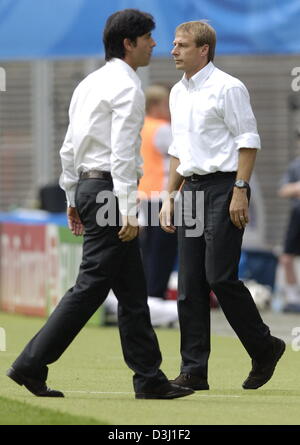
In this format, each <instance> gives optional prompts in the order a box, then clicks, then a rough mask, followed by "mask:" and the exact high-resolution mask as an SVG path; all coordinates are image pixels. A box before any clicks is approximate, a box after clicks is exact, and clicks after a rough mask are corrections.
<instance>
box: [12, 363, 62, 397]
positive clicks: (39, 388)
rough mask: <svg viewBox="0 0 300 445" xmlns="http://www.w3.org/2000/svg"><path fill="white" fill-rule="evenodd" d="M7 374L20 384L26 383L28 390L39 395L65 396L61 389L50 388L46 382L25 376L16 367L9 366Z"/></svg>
mask: <svg viewBox="0 0 300 445" xmlns="http://www.w3.org/2000/svg"><path fill="white" fill-rule="evenodd" d="M6 375H7V376H8V377H10V378H11V379H12V380H14V381H15V382H16V383H18V385H20V386H22V385H24V386H25V388H27V389H28V391H30V392H32V394H34V395H35V396H38V397H64V395H63V393H62V392H60V391H55V390H54V389H51V388H48V386H47V385H46V382H41V381H39V380H35V379H31V378H30V377H25V376H24V375H22V374H20V373H19V372H17V371H15V370H14V368H9V370H8V371H7V373H6Z"/></svg>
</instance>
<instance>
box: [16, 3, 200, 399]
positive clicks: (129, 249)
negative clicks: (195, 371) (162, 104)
mask: <svg viewBox="0 0 300 445" xmlns="http://www.w3.org/2000/svg"><path fill="white" fill-rule="evenodd" d="M154 26H155V24H154V20H153V17H152V16H151V15H149V14H146V13H143V12H141V11H138V10H134V9H126V10H123V11H119V12H116V13H115V14H113V15H112V16H110V17H109V19H108V20H107V23H106V27H105V30H104V46H105V52H106V57H105V58H106V60H107V63H106V65H105V66H104V67H102V68H100V69H99V70H97V71H95V72H94V73H92V74H90V75H89V76H88V77H87V78H85V79H84V80H83V81H82V82H81V83H80V84H79V86H78V87H77V88H76V90H75V91H74V94H73V97H72V100H71V104H70V110H69V116H70V124H69V127H68V131H67V134H66V137H65V141H64V143H63V146H62V148H61V152H60V154H61V160H62V167H63V172H62V176H61V185H62V187H63V188H64V190H65V192H66V195H67V201H68V220H69V227H70V229H71V231H72V232H73V234H74V235H80V234H82V233H83V229H84V232H85V233H84V244H83V259H82V263H81V267H80V271H79V275H78V278H77V281H76V284H75V286H74V287H72V288H71V289H70V290H68V291H67V293H66V294H65V296H64V297H63V298H62V300H61V301H60V303H59V305H58V306H57V307H56V309H55V311H54V312H53V313H52V315H51V316H50V318H49V320H48V321H47V323H46V324H45V325H44V327H43V328H42V329H41V330H40V331H39V332H38V334H37V335H36V336H35V337H34V338H33V339H32V340H31V341H30V342H29V343H28V345H27V346H26V347H25V349H24V351H23V352H22V353H21V355H20V356H19V357H18V358H17V360H16V361H15V362H14V364H13V365H12V367H11V368H10V369H9V371H8V376H9V377H11V378H12V379H13V380H15V381H16V382H17V383H19V384H21V385H25V386H26V388H27V389H29V390H30V391H31V392H32V393H33V394H35V395H37V396H43V397H45V396H49V397H63V393H62V392H60V391H54V390H51V389H50V388H48V387H47V386H46V379H47V374H48V367H47V365H48V364H50V363H53V362H54V361H56V360H57V359H58V358H59V357H60V356H61V354H62V353H63V352H64V350H65V349H66V348H67V347H68V345H69V344H70V343H71V342H72V340H73V339H74V338H75V336H76V335H77V334H78V332H79V331H80V330H81V328H82V327H83V326H84V325H85V324H86V322H87V321H88V319H89V318H90V317H91V316H92V314H93V313H94V312H95V311H96V310H97V309H98V307H99V306H100V305H101V304H102V303H103V301H104V300H105V298H106V296H107V294H108V292H109V290H110V288H112V289H113V291H114V293H115V295H116V296H117V298H118V301H119V329H120V336H121V343H122V348H123V354H124V359H125V361H126V363H127V365H128V366H129V367H130V368H131V369H132V370H133V371H134V373H135V375H134V377H133V383H134V390H135V394H136V398H147V399H172V398H176V397H183V396H185V395H189V394H192V393H193V391H191V390H190V389H187V388H181V387H179V386H177V385H174V384H171V383H169V382H168V380H167V378H166V376H165V375H164V374H163V372H162V371H161V370H160V369H159V367H160V364H161V353H160V350H159V346H158V342H157V338H156V336H155V333H154V331H153V328H152V326H151V323H150V316H149V309H148V306H147V291H146V283H145V278H144V272H143V268H142V263H141V257H140V252H139V247H138V240H137V234H138V227H137V223H136V217H135V214H136V209H135V206H136V200H135V199H132V196H134V195H135V194H136V191H137V181H138V179H139V177H140V176H141V174H142V173H141V158H140V154H139V149H140V135H139V133H140V130H141V127H142V125H143V118H144V95H143V93H142V90H141V86H140V81H139V78H138V76H137V74H136V72H135V71H136V69H137V68H138V67H139V66H146V65H148V63H149V61H150V58H151V53H152V49H153V47H154V46H155V42H154V40H153V38H152V36H151V31H152V29H153V28H154ZM101 193H102V195H101ZM113 193H114V195H113ZM101 196H102V197H103V196H105V197H106V198H107V196H109V197H110V199H109V202H110V207H109V208H108V209H107V211H108V213H110V214H111V212H113V210H114V209H115V208H116V209H119V211H120V213H121V218H122V225H121V226H119V225H118V224H115V225H113V224H106V225H102V224H100V223H99V220H98V215H99V211H100V213H101V206H102V205H104V201H103V200H102V197H101ZM101 202H102V204H101ZM119 211H118V210H117V213H119ZM116 222H117V221H116Z"/></svg>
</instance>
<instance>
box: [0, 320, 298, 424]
mask: <svg viewBox="0 0 300 445" xmlns="http://www.w3.org/2000/svg"><path fill="white" fill-rule="evenodd" d="M43 323H44V321H43V320H41V319H36V318H30V317H22V316H17V315H8V314H4V313H1V312H0V326H1V327H4V328H5V330H6V336H7V351H6V352H0V413H1V416H0V419H1V420H0V424H2V425H3V424H6V425H7V424H19V425H24V424H48V425H59V424H80V425H89V424H111V425H127V424H128V425H140V424H146V425H249V424H251V425H276V424H279V425H284V424H286V425H287V424H290V425H293V424H294V425H295V424H297V425H298V424H299V423H300V422H299V421H300V388H299V375H300V361H299V358H300V352H298V353H297V352H293V351H292V350H291V348H290V346H288V348H287V351H286V353H285V355H284V356H283V358H282V360H281V361H280V362H279V365H278V367H277V368H276V372H275V375H274V377H273V378H272V380H271V381H270V382H268V383H267V384H266V385H265V386H263V387H262V388H260V389H259V390H256V391H244V390H242V389H241V384H242V382H243V380H244V379H245V377H246V376H247V375H248V373H249V370H250V367H251V364H250V360H249V358H248V356H247V354H246V353H245V351H244V350H243V348H242V346H241V345H240V343H239V341H238V340H237V339H236V338H233V337H219V336H215V337H213V338H212V353H211V358H210V362H209V383H210V388H211V389H210V391H198V392H197V393H196V394H195V395H192V396H189V397H185V398H182V399H175V400H171V401H159V400H152V401H150V400H149V401H147V400H135V398H134V393H133V389H132V372H131V371H130V370H129V369H128V368H127V367H126V365H125V364H124V361H123V358H122V352H121V348H120V341H119V334H118V330H117V329H115V328H112V327H110V328H96V327H87V328H85V329H83V331H82V332H81V333H80V334H79V336H78V337H77V338H76V339H75V341H74V342H73V343H72V344H71V346H70V347H69V348H68V350H67V351H66V352H65V353H64V355H63V356H62V357H61V358H60V360H59V361H58V362H56V363H54V364H53V365H51V366H50V372H49V378H48V382H47V383H48V384H49V386H51V387H53V388H55V389H59V390H62V391H63V392H64V393H65V398H59V399H55V398H53V399H51V398H38V397H34V396H33V395H32V394H31V393H29V392H28V391H27V390H26V389H25V388H24V387H20V386H18V385H16V384H15V383H14V382H13V381H11V380H10V379H8V378H7V377H6V376H5V371H6V369H7V368H8V367H9V366H10V365H11V363H12V362H13V360H14V359H15V358H16V357H17V355H18V354H19V353H20V352H21V350H22V348H23V347H24V346H25V344H26V342H27V341H28V340H29V339H30V338H31V337H32V336H33V335H34V334H35V333H36V331H37V330H38V329H39V328H40V327H41V326H42V324H43ZM157 335H158V338H159V342H160V345H161V350H162V353H163V357H164V361H163V364H162V369H163V370H164V371H165V372H166V374H167V375H168V376H170V377H172V378H173V377H175V376H176V375H177V374H178V369H179V362H180V359H179V353H178V351H179V331H178V330H175V329H173V330H172V329H170V330H164V329H159V330H157Z"/></svg>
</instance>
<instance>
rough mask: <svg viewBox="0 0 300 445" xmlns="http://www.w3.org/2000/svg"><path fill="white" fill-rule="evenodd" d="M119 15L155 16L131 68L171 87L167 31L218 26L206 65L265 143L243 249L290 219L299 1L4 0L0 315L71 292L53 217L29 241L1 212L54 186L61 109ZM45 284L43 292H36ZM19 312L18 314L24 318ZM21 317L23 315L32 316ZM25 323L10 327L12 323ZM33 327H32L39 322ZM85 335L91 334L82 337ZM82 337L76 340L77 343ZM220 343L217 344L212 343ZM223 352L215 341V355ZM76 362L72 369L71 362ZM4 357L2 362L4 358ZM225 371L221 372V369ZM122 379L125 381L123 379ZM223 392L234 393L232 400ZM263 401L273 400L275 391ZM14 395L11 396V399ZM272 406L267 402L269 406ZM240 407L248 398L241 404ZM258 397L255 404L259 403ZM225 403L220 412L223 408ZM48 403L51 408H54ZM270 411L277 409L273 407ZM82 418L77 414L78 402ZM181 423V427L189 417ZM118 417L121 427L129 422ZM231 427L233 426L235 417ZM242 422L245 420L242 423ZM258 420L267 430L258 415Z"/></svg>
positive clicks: (68, 252)
mask: <svg viewBox="0 0 300 445" xmlns="http://www.w3.org/2000/svg"><path fill="white" fill-rule="evenodd" d="M125 7H137V8H139V9H142V10H145V11H149V12H151V13H152V14H153V15H154V17H155V19H156V24H157V28H156V30H155V32H154V38H155V39H156V41H157V43H158V44H157V47H156V48H155V50H154V56H153V59H152V62H151V65H150V66H149V68H146V69H142V70H139V72H140V76H141V78H142V82H143V85H144V86H147V85H149V84H152V83H157V82H159V83H160V82H162V83H167V84H171V85H172V84H174V83H175V82H176V81H177V80H178V79H179V78H180V77H181V73H178V72H177V71H176V70H175V68H174V64H173V61H172V58H171V56H170V50H171V47H172V40H173V35H174V29H175V27H176V25H177V24H178V23H181V22H183V21H187V20H194V19H202V18H204V19H208V20H209V21H210V23H211V24H212V26H214V27H215V29H216V31H217V35H218V42H217V50H216V53H217V56H216V59H215V63H216V65H217V66H218V67H219V68H221V69H224V70H225V71H227V72H229V73H231V74H232V75H234V76H237V77H239V78H240V79H241V80H242V81H243V82H244V83H245V84H246V86H247V88H248V89H249V92H250V96H251V102H252V106H253V109H254V112H255V115H256V118H257V122H258V129H259V133H260V135H261V139H262V146H263V149H262V151H261V153H260V154H259V156H258V159H257V166H256V176H257V181H258V184H259V186H260V190H261V196H262V206H261V207H260V209H261V214H260V215H259V218H260V219H259V221H260V224H259V227H258V230H259V234H258V235H259V236H258V237H257V238H256V239H255V238H252V247H254V248H257V247H260V248H264V249H266V250H270V251H273V250H274V249H275V251H279V250H280V246H281V243H282V237H283V233H284V228H285V224H286V221H287V216H288V202H287V201H286V200H282V199H279V198H278V197H277V194H276V191H277V188H278V183H279V180H280V177H281V176H282V173H283V172H284V170H285V169H286V167H287V165H288V163H289V161H290V160H291V159H293V158H294V156H295V143H294V142H295V131H296V129H297V128H298V127H299V124H300V92H299V91H293V89H292V82H293V80H295V76H293V75H292V70H293V69H294V68H295V67H300V58H299V55H300V31H299V23H300V3H299V1H298V0H286V1H285V2H281V1H279V0H248V1H247V2H245V1H243V0H223V1H222V0H210V1H209V0H202V1H198V0H160V1H159V0H145V1H141V0H131V1H126V0H120V1H110V2H102V1H100V0H88V1H87V0H43V1H40V2H37V1H36V0H2V1H1V2H0V67H2V68H4V70H5V73H6V85H5V91H0V212H2V213H1V218H2V221H3V223H2V231H3V230H4V229H5V230H6V229H7V227H8V226H9V228H8V230H12V232H11V240H12V245H10V244H8V245H6V244H5V243H6V242H7V237H6V238H5V237H3V232H2V237H1V240H2V244H1V246H0V249H1V252H0V255H1V272H0V274H2V275H1V276H0V279H1V286H0V300H1V297H2V298H3V296H4V295H5V294H9V293H11V294H12V295H14V297H15V300H14V301H13V304H12V306H11V308H9V307H8V308H7V307H6V309H8V310H9V309H12V310H13V309H14V304H15V303H16V298H17V299H18V298H19V299H20V298H21V300H22V298H23V299H25V300H27V301H29V303H30V299H31V298H34V294H35V295H36V296H37V300H39V299H40V298H43V295H44V294H45V293H47V292H48V294H47V295H48V296H47V305H48V307H47V308H45V307H44V303H45V302H44V301H43V302H42V303H41V306H40V307H42V310H41V311H39V304H40V303H39V301H38V302H37V300H35V301H34V306H36V303H37V312H36V315H46V312H48V311H51V308H52V307H53V304H55V303H56V299H57V298H58V297H59V296H61V295H62V293H63V290H64V289H65V288H66V287H68V286H69V285H71V284H72V280H73V275H74V271H75V270H76V268H77V267H78V256H80V246H78V245H73V244H72V245H71V246H70V245H69V244H68V243H69V241H70V239H69V238H68V236H67V235H66V232H64V233H63V231H61V229H59V226H58V225H57V224H56V223H57V220H56V219H53V220H50V222H51V223H54V224H50V225H48V226H47V227H46V228H45V227H44V226H43V224H41V225H40V226H39V228H38V229H36V227H35V228H34V229H33V231H32V233H31V232H30V230H31V229H30V227H29V226H30V224H29V225H28V221H27V224H26V228H25V229H24V227H23V228H22V229H20V230H19V229H18V225H11V224H10V222H8V223H5V220H6V221H7V219H6V216H5V215H7V213H6V212H12V211H13V210H14V209H18V208H27V209H33V208H35V207H36V206H37V197H38V191H39V189H40V188H41V187H42V186H43V185H45V184H48V183H51V182H53V181H57V179H58V177H59V175H60V170H61V167H60V161H59V149H60V146H61V143H62V141H63V138H64V135H65V131H66V128H67V123H68V114H67V111H68V106H69V101H70V97H71V94H72V92H73V90H74V88H75V86H76V85H77V84H78V82H80V80H81V79H82V78H83V77H84V76H86V75H87V74H88V73H89V72H91V71H93V70H94V69H96V68H98V67H100V66H101V65H103V63H104V59H103V47H102V42H101V32H102V29H103V26H104V23H105V19H106V18H107V16H108V15H109V14H111V13H112V12H114V11H116V10H118V9H123V8H125ZM299 71H300V69H299ZM294 85H296V86H298V87H299V88H300V82H299V81H298V83H297V82H296V83H295V82H294ZM0 86H1V83H0ZM299 88H298V89H299ZM0 90H1V88H0ZM2 90H3V88H2ZM10 215H11V213H10ZM48 222H49V220H48ZM5 224H7V225H6V226H5ZM3 227H4V229H3ZM18 231H19V232H18ZM37 233H39V234H38V235H37ZM18 239H21V240H24V245H21V247H20V241H17V240H18ZM22 243H23V241H21V244H22ZM250 247H251V246H250ZM44 251H46V252H47V257H45V256H43V254H42V253H41V252H44ZM49 252H50V254H49ZM37 264H38V267H37V266H36V265H37ZM49 279H50V282H49ZM3 283H4V284H3ZM45 283H46V284H45ZM49 283H50V284H49ZM7 286H8V287H7ZM45 286H46V287H47V286H48V289H45ZM49 286H50V290H49ZM51 286H52V287H51ZM21 290H22V292H23V294H22V295H21V294H20V292H21ZM24 290H25V294H24ZM49 292H50V294H49ZM17 303H18V301H17ZM19 303H20V301H19ZM21 303H22V302H21ZM3 307H4V306H3V300H2V308H3ZM25 309H26V308H25ZM21 312H26V310H25V311H24V310H23V311H21ZM29 312H31V313H32V311H31V310H30V311H29ZM0 316H1V313H0ZM7 317H9V316H8V315H6V314H5V316H4V317H3V318H2V319H1V320H0V326H5V327H6V326H9V324H10V323H12V322H11V321H10V319H9V318H7ZM2 320H3V322H2ZM23 321H24V320H23ZM23 321H22V320H20V321H19V323H20V325H22V323H23ZM27 321H28V320H26V321H24V324H25V323H26V326H27V329H28V331H29V330H30V335H32V334H33V333H34V329H35V324H32V328H31V327H29V324H28V323H27ZM98 321H99V320H97V322H98ZM34 323H38V320H37V321H34ZM276 323H277V321H276ZM295 323H297V321H296V320H295V319H294V320H293V321H291V320H289V323H286V325H285V334H286V335H287V336H288V335H289V332H290V330H291V329H290V326H292V325H293V326H295ZM12 324H14V323H12ZM12 331H13V334H12V336H13V339H14V340H13V341H14V342H15V344H16V345H17V346H16V348H15V351H19V350H20V348H21V346H22V345H23V339H20V338H18V340H17V335H18V328H17V326H16V325H15V324H14V327H13V330H12ZM99 331H100V329H99ZM9 332H10V331H9ZM220 334H221V335H222V334H224V332H220ZM84 335H87V336H89V338H90V337H92V335H90V333H86V334H84ZM102 335H105V334H102ZM169 335H172V334H169V333H168V334H167V336H169ZM29 337H30V336H29V335H28V338H29ZM21 340H22V345H21ZM79 341H82V342H83V340H79ZM99 341H100V332H99ZM176 341H177V340H176ZM218 341H219V340H218V339H217V340H216V342H218ZM221 341H222V340H220V342H221ZM232 341H233V340H232ZM171 342H172V348H173V349H172V350H174V357H175V355H177V350H178V348H177V346H176V347H175V346H174V342H173V340H171V339H170V338H169V337H168V341H166V343H165V345H166V351H168V350H169V345H170V343H171ZM220 344H221V343H220ZM76 345H78V343H76ZM84 348H85V346H84V345H82V350H84ZM222 348H223V345H222V344H221V350H222ZM91 349H92V352H91V355H90V356H89V357H88V358H87V363H88V362H89V360H92V358H93V356H94V347H92V346H91ZM3 354H4V353H3ZM67 354H70V355H69V356H68V355H67V358H66V359H65V362H64V361H63V362H62V365H58V368H55V369H58V371H56V374H55V371H54V374H53V375H54V376H55V377H56V378H57V379H58V380H59V378H60V376H61V374H62V369H63V366H64V363H65V364H66V363H68V360H69V361H70V363H72V362H71V360H70V357H71V355H72V354H73V356H74V358H75V357H77V355H76V354H77V352H76V351H75V349H73V350H72V349H71V352H70V353H67ZM73 356H72V358H73ZM2 357H3V355H2V356H1V358H2ZM221 358H222V360H223V359H224V362H225V361H226V360H227V361H228V360H229V358H228V357H225V353H224V356H222V357H221ZM295 358H296V357H295V354H293V353H291V352H290V355H289V360H290V362H289V364H290V367H289V369H290V374H289V385H290V386H289V391H290V393H289V396H291V397H292V399H291V400H293V402H292V403H290V405H287V404H288V402H287V399H286V397H285V396H286V394H285V393H284V392H283V391H282V392H280V388H281V386H280V385H283V386H284V384H285V383H286V382H285V381H284V379H283V378H282V379H281V380H279V381H278V385H279V386H278V387H277V388H278V392H277V397H279V396H282V397H283V399H282V401H281V400H280V401H279V399H276V400H278V407H279V406H280V404H281V403H285V405H283V406H285V407H286V408H287V409H293V410H294V409H295V410H294V411H293V415H294V417H293V416H292V417H290V420H291V421H294V420H293V419H296V418H297V411H296V408H297V406H298V405H297V403H298V402H297V403H296V402H295V403H294V401H296V399H295V398H294V399H293V397H295V396H296V395H297V394H294V393H292V391H293V389H294V385H293V377H294V374H295V373H292V369H293V366H294V369H296V367H295V366H296V365H295V363H294V359H295ZM78 360H79V361H80V354H79V356H78ZM218 360H221V359H218ZM4 361H5V362H7V364H8V363H9V362H10V358H9V357H8V358H6V359H5V360H4ZM224 362H222V363H221V361H218V362H215V365H217V366H218V367H219V368H220V369H223V364H224ZM174 363H175V362H172V363H171V365H170V364H169V365H168V366H169V368H170V373H173V372H174ZM213 363H214V362H213ZM78 364H79V362H78ZM176 364H177V362H176ZM60 366H61V367H60ZM103 366H104V365H103ZM120 366H122V365H120ZM217 366H215V368H213V366H212V368H213V369H215V370H214V371H213V373H215V375H214V374H213V376H212V380H213V383H214V381H215V382H218V383H217V384H220V382H221V383H222V384H223V383H224V387H225V388H227V389H228V388H230V391H234V390H233V388H235V387H236V386H235V383H236V382H235V381H234V382H233V381H230V376H229V375H227V374H226V373H225V374H224V375H221V374H220V375H217ZM242 366H243V369H244V371H245V372H246V370H248V364H246V363H245V362H244V363H243V365H242ZM108 368H110V369H113V365H112V363H111V364H108ZM59 370H61V371H59ZM92 371H93V370H92V369H89V372H90V375H91V379H92V378H94V381H92V380H91V383H90V384H89V388H90V389H91V390H92V388H93V385H94V383H95V384H96V380H95V377H92ZM123 371H124V369H123ZM60 372H61V374H60ZM64 372H65V370H64ZM124 372H125V373H126V371H124ZM228 372H230V367H229V368H228ZM68 375H69V374H68ZM69 377H70V379H69V380H68V381H67V379H65V380H62V382H63V383H62V384H63V385H64V384H65V385H66V386H67V385H69V389H70V392H72V389H73V388H74V381H73V380H72V377H73V376H71V375H70V376H69ZM126 378H128V380H129V372H128V376H127V377H126ZM226 378H228V379H227V380H226ZM238 378H239V376H237V381H238ZM113 379H114V380H113ZM117 379H118V374H115V373H114V372H113V371H112V374H111V385H112V387H113V388H114V390H117V389H118V388H117V387H116V386H115V381H116V380H117ZM214 379H215V380H214ZM228 381H230V384H228ZM226 385H227V386H226ZM228 385H229V386H228ZM2 388H4V393H5V394H4V395H5V396H9V397H10V396H11V392H10V390H7V393H6V392H5V391H6V385H2ZM17 389H19V388H16V391H15V392H17ZM123 389H124V387H122V386H121V389H120V390H121V391H122V390H123ZM222 391H223V387H222V388H221V389H220V390H219V392H220V397H223V395H222V394H223V392H222ZM213 394H214V393H213ZM232 394H233V397H236V395H234V394H235V393H234V392H232ZM270 395H272V396H274V393H272V394H270ZM264 396H265V397H266V403H267V404H268V403H269V399H268V392H266V393H264ZM216 397H217V396H216ZM224 397H225V396H224ZM238 397H240V396H239V395H238ZM13 398H16V396H15V395H14V394H13ZM275 398H276V397H273V400H274V399H275ZM243 400H244V402H247V401H248V402H249V401H250V399H249V400H248V399H247V400H245V399H243ZM255 400H256V401H257V404H259V399H258V398H257V399H255ZM283 400H285V402H283ZM70 402H72V400H71V401H70ZM224 403H225V402H224ZM226 403H227V399H226ZM226 403H225V405H224V406H223V407H224V408H226ZM293 403H294V405H293ZM250 405H251V403H248V405H247V406H250ZM53 406H55V408H57V407H56V405H53ZM104 406H105V404H104ZM218 406H220V405H218ZM212 408H213V409H212V418H213V416H214V415H215V414H214V413H215V412H216V410H217V409H218V407H217V405H213V406H212ZM260 408H261V411H259V409H258V408H257V405H255V408H253V412H257V418H256V422H259V416H260V415H261V414H260V413H263V407H262V406H261V407H260ZM268 408H269V405H268ZM272 408H276V409H277V407H276V406H275V407H274V406H273V405H272ZM71 409H73V407H72V408H71V406H70V405H69V406H68V407H67V408H66V411H68V410H71ZM74 409H75V407H74ZM113 409H115V405H114V408H113ZM149 409H150V408H149ZM241 409H245V405H244V404H242V405H241ZM82 411H84V406H83V409H82ZM273 415H274V418H273V420H272V421H273V422H277V423H279V422H280V419H281V418H282V415H281V414H280V412H279V411H278V410H273ZM251 416H252V417H251ZM186 418H187V419H188V420H190V418H189V414H188V413H187V414H186ZM220 419H221V415H220ZM251 419H254V417H253V413H252V412H251V413H250V414H249V419H248V420H247V421H248V422H250V423H251ZM188 420H187V422H188ZM126 421H127V422H128V419H126ZM131 421H132V420H131ZM160 421H162V420H161V419H156V422H157V423H159V422H160ZM287 421H288V420H287ZM195 422H196V420H195ZM232 422H234V418H233V417H232ZM140 423H141V421H140ZM190 423H191V422H190ZM193 423H194V420H193ZM241 423H243V421H242V420H241ZM263 423H266V419H264V422H263ZM285 423H286V422H285Z"/></svg>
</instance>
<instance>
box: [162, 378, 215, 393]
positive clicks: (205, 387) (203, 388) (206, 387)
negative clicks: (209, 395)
mask: <svg viewBox="0 0 300 445" xmlns="http://www.w3.org/2000/svg"><path fill="white" fill-rule="evenodd" d="M170 383H174V384H175V385H178V386H181V387H183V385H181V384H180V383H177V382H176V381H175V380H170ZM184 387H185V388H190V389H192V390H194V391H208V390H209V385H188V384H185V385H184Z"/></svg>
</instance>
